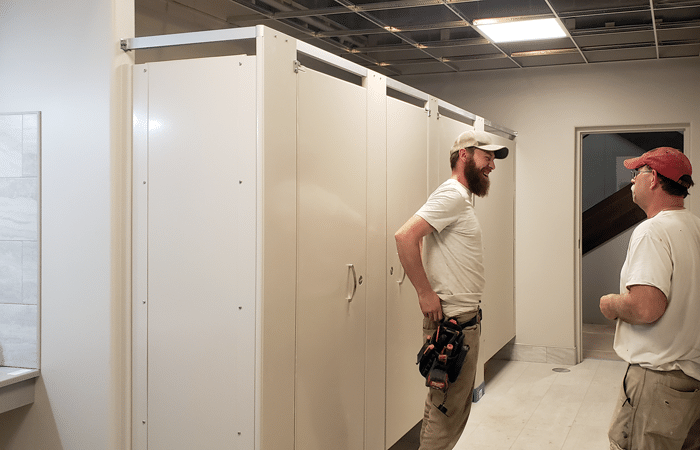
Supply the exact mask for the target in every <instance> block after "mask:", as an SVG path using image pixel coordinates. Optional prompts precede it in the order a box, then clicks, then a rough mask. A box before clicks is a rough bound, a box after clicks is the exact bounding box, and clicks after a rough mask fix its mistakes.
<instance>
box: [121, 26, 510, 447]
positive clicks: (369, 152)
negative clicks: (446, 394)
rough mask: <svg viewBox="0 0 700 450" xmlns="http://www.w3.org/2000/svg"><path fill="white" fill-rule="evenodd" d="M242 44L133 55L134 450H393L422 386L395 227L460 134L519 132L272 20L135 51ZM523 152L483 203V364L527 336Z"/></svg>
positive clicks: (143, 43)
mask: <svg viewBox="0 0 700 450" xmlns="http://www.w3.org/2000/svg"><path fill="white" fill-rule="evenodd" d="M237 39H240V40H251V39H254V40H255V55H254V56H250V55H236V56H224V57H215V58H201V59H184V60H174V61H163V62H151V63H145V64H138V65H136V66H134V72H133V77H134V78H133V86H134V155H133V162H134V171H133V282H134V284H133V320H132V332H133V361H132V366H133V377H132V378H133V381H132V382H133V386H132V388H133V395H132V399H133V408H132V409H133V412H132V416H133V420H132V436H133V442H132V444H133V448H134V449H149V450H155V449H168V450H171V449H178V448H183V449H184V448H209V449H221V448H233V449H241V450H243V449H245V450H250V449H263V450H292V449H297V450H327V449H329V448H338V449H348V450H359V449H381V448H383V449H387V448H389V447H391V446H392V445H393V444H394V443H395V442H396V441H397V440H398V439H399V438H400V437H401V436H402V435H403V434H405V433H406V432H407V431H408V430H410V429H411V428H412V427H413V426H414V425H415V424H416V423H418V422H419V421H420V418H421V414H422V404H423V399H424V396H425V389H426V388H425V387H424V386H423V383H424V380H423V379H422V378H421V377H420V376H419V375H418V371H417V368H416V365H415V358H416V353H417V351H418V348H419V347H420V345H421V343H422V342H421V341H422V336H421V331H420V327H421V315H420V311H419V309H418V306H417V300H416V296H415V291H414V290H413V287H412V286H411V284H410V282H409V281H408V280H407V279H406V278H405V274H404V272H403V269H402V268H401V266H400V264H399V262H398V258H397V255H396V249H395V244H394V240H393V234H394V231H395V230H396V229H398V227H399V226H400V225H401V224H403V222H404V221H405V220H407V219H408V218H409V217H410V216H411V215H412V214H413V213H414V212H415V211H416V210H417V209H418V208H419V207H420V205H421V204H422V203H423V202H424V201H425V199H426V198H427V195H428V194H429V193H430V192H431V191H432V189H434V188H435V187H436V186H437V185H438V184H439V183H440V182H441V181H442V180H443V179H444V178H446V177H447V176H448V175H446V173H449V162H448V155H447V152H448V149H449V147H450V146H451V144H452V141H453V140H454V138H455V136H456V135H457V134H458V133H459V132H461V131H464V130H466V129H470V128H472V127H473V126H475V127H477V128H481V129H484V128H486V129H487V130H500V131H498V133H499V134H501V135H503V134H510V135H511V136H512V137H514V135H515V133H514V132H510V130H507V129H504V128H502V127H500V128H499V127H497V126H496V125H493V124H491V123H487V122H485V121H484V120H483V119H481V118H478V117H476V116H473V115H471V114H470V113H468V112H466V111H463V110H461V109H459V108H456V107H454V106H452V105H449V104H446V103H444V102H442V101H440V100H438V99H436V98H434V97H430V96H428V95H426V94H424V93H422V92H419V91H416V90H414V89H412V88H410V87H408V86H406V85H403V84H401V83H398V82H396V81H394V80H391V79H387V78H386V77H385V76H383V75H380V74H378V73H375V72H372V71H371V70H367V69H365V68H362V67H360V66H357V65H354V64H352V63H349V62H347V61H345V60H343V59H342V58H340V57H337V56H334V55H331V54H329V53H326V52H324V51H322V50H318V49H315V48H314V47H312V46H309V45H308V44H304V43H302V42H298V41H296V40H295V39H292V38H290V37H288V36H285V35H283V34H281V33H278V32H276V31H274V30H271V29H269V28H265V27H262V26H258V27H255V28H249V29H248V28H246V29H238V30H220V31H216V32H201V33H189V34H184V35H171V36H157V37H152V38H136V39H129V40H125V41H123V48H124V50H126V51H129V50H138V49H143V48H152V47H159V46H172V45H184V44H189V43H197V42H210V41H218V40H237ZM299 54H304V55H306V56H311V57H312V58H313V59H314V60H322V61H323V65H329V66H332V67H333V69H332V70H330V71H325V72H330V73H333V71H337V70H342V71H344V72H347V73H349V74H350V75H351V76H350V77H349V78H351V79H352V78H353V77H356V79H357V82H356V83H354V82H352V80H350V81H348V80H347V79H346V80H342V79H339V78H337V77H335V76H333V75H329V74H328V73H324V71H321V70H320V69H319V70H314V69H312V68H310V67H305V66H304V65H301V64H299V63H298V60H297V58H298V56H299ZM316 68H317V69H318V67H316ZM388 89H390V90H393V91H398V92H401V93H402V94H403V95H404V97H405V98H404V99H403V100H398V99H397V98H394V97H391V96H389V95H387V90H388ZM443 113H444V114H443ZM448 115H449V116H450V117H454V118H449V117H447V116H448ZM494 139H496V140H498V141H499V142H503V143H504V144H505V145H508V146H509V147H510V148H511V150H514V149H515V144H514V141H512V140H509V139H505V138H502V137H499V136H496V135H494ZM514 159H515V153H514V152H513V151H512V152H511V156H510V157H509V159H507V160H505V161H498V162H497V170H496V172H494V175H493V177H494V178H495V179H494V182H493V186H492V193H491V195H489V197H487V198H486V199H484V200H483V201H482V200H481V199H477V203H476V205H477V209H478V210H479V218H480V220H481V222H482V225H483V227H484V246H485V247H486V255H487V256H486V265H487V276H488V277H489V279H491V278H497V279H496V280H494V282H492V283H489V287H488V288H487V292H486V294H485V298H484V310H485V316H486V318H487V319H488V322H487V326H486V327H485V328H484V333H483V341H484V342H483V350H482V358H481V359H482V364H483V361H486V360H488V359H489V358H490V357H491V356H492V355H493V354H495V353H496V351H497V350H498V349H500V348H501V347H502V346H503V345H505V344H506V343H507V342H508V341H509V340H510V339H511V338H512V337H513V336H514V330H515V327H514V323H513V320H514V319H513V318H514V314H513V266H512V249H513V245H512V244H513V195H514V179H513V167H514ZM477 384H478V385H481V386H482V389H483V366H482V367H481V370H480V373H479V379H478V380H477Z"/></svg>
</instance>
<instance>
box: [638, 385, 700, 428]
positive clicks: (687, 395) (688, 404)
mask: <svg viewBox="0 0 700 450" xmlns="http://www.w3.org/2000/svg"><path fill="white" fill-rule="evenodd" d="M698 409H700V391H697V390H696V391H692V392H681V391H677V390H675V389H673V388H670V387H668V386H664V385H661V384H659V385H657V386H656V389H655V390H654V395H653V399H652V405H651V408H650V413H649V415H648V416H647V417H646V418H645V424H644V429H645V432H646V433H648V434H655V435H657V436H663V437H666V438H669V439H672V440H681V442H682V441H683V440H685V436H686V435H687V434H688V430H690V427H691V426H692V425H693V423H694V421H695V418H696V417H697V413H698Z"/></svg>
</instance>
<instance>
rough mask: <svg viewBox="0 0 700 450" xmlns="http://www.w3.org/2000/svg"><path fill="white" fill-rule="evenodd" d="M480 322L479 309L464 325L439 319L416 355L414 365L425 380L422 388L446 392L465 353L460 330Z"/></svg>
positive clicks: (460, 367) (467, 348)
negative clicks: (431, 333)
mask: <svg viewBox="0 0 700 450" xmlns="http://www.w3.org/2000/svg"><path fill="white" fill-rule="evenodd" d="M480 321H481V309H479V311H478V312H477V314H476V316H474V318H473V319H471V320H469V321H468V322H466V323H464V324H459V323H457V320H455V319H447V318H445V319H443V320H442V321H441V322H440V323H439V324H438V327H437V330H435V333H433V335H432V336H426V339H425V343H424V344H423V347H421V349H420V351H419V352H418V358H417V361H416V364H418V370H419V371H420V374H421V375H422V376H423V377H425V385H426V386H428V387H430V388H432V389H437V390H439V391H442V392H447V389H448V388H449V385H450V383H454V382H455V381H456V380H457V377H458V376H459V372H460V371H461V370H462V364H463V363H464V359H465V358H466V357H467V353H468V352H469V346H468V345H466V344H464V333H463V331H462V329H463V328H468V327H471V326H474V325H476V324H477V323H479V322H480Z"/></svg>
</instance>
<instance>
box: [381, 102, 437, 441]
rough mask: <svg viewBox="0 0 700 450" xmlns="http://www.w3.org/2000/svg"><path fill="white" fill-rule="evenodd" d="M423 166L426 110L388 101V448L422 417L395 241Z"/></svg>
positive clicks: (411, 323)
mask: <svg viewBox="0 0 700 450" xmlns="http://www.w3.org/2000/svg"><path fill="white" fill-rule="evenodd" d="M427 164H428V114H427V112H426V111H425V109H424V108H421V107H418V106H415V105H411V104H408V103H405V102H402V101H400V100H397V99H394V98H391V97H390V98H387V169H386V170H387V219H386V221H387V261H388V263H389V266H390V269H389V272H390V273H389V281H388V286H387V312H386V316H387V324H386V327H387V333H386V339H387V345H386V347H387V348H386V446H387V447H391V446H392V445H393V444H394V443H396V441H398V440H399V439H400V438H401V436H403V435H404V434H405V433H406V432H407V431H408V430H410V429H411V428H412V427H413V426H414V425H415V424H416V423H418V421H420V420H421V419H422V417H423V402H424V401H425V395H426V390H427V388H426V387H425V379H424V378H423V377H421V376H420V374H419V373H418V367H417V366H416V354H417V353H418V350H419V349H420V347H421V345H423V337H422V331H421V330H422V325H423V316H422V315H421V311H420V307H419V305H418V296H417V295H416V291H415V289H414V288H413V285H412V284H411V282H410V281H409V280H408V278H407V277H406V273H405V272H404V270H403V268H402V267H401V263H400V262H399V258H398V254H397V251H396V241H395V240H394V233H395V232H396V231H397V230H398V229H399V228H400V227H401V225H403V224H404V222H406V221H407V220H408V219H409V218H410V217H411V216H413V215H414V214H415V213H416V211H418V209H419V208H420V207H421V206H422V205H423V203H425V200H426V199H427V198H428V168H427Z"/></svg>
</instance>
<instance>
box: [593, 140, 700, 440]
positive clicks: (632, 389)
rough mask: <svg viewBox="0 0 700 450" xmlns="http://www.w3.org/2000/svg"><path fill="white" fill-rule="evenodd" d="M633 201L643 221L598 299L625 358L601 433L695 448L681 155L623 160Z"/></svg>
mask: <svg viewBox="0 0 700 450" xmlns="http://www.w3.org/2000/svg"><path fill="white" fill-rule="evenodd" d="M624 164H625V167H627V168H628V169H633V178H632V183H633V185H632V199H633V200H634V202H635V203H636V204H637V205H638V206H639V207H640V208H642V209H643V210H644V212H645V213H646V215H647V219H646V220H645V221H644V222H642V223H641V224H639V225H638V226H637V228H636V229H635V230H634V232H633V233H632V236H631V238H630V243H629V247H628V249H627V258H626V259H625V263H624V265H623V266H622V271H621V273H620V292H621V293H620V294H608V295H605V296H603V297H601V299H600V310H601V312H602V313H603V315H604V316H605V317H607V318H608V319H611V320H616V321H617V328H616V332H615V343H614V348H615V351H616V352H617V354H618V355H619V356H620V357H621V358H622V359H623V360H625V361H627V362H628V363H629V367H628V369H627V373H626V374H625V377H624V379H623V383H622V391H621V394H620V400H619V404H618V407H617V411H616V412H615V415H614V417H613V421H612V424H611V426H610V430H609V432H608V437H609V438H610V448H611V449H612V450H618V449H624V450H632V449H634V450H673V449H678V450H681V449H683V450H689V449H695V450H698V449H700V219H699V218H698V217H696V216H695V215H693V214H692V213H691V212H690V211H688V210H687V209H685V206H684V199H685V197H686V196H687V195H688V188H689V187H691V186H693V184H694V183H693V180H692V178H691V175H692V172H693V169H692V167H691V164H690V161H689V160H688V158H687V157H686V156H685V155H684V154H683V153H681V152H680V151H678V150H676V149H674V148H670V147H660V148H657V149H654V150H651V151H649V152H646V153H644V154H643V155H642V156H640V157H638V158H632V159H628V160H626V161H625V162H624Z"/></svg>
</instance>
